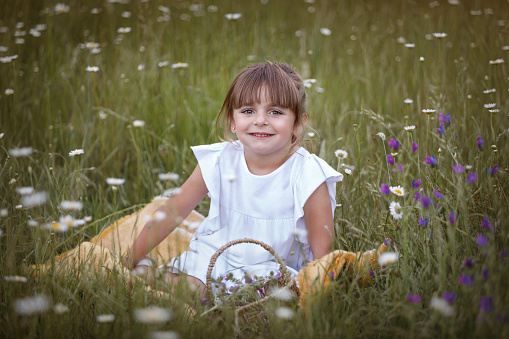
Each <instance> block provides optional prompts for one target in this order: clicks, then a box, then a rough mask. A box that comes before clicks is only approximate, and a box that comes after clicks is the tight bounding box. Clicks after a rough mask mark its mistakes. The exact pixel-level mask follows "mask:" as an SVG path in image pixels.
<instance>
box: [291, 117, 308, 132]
mask: <svg viewBox="0 0 509 339" xmlns="http://www.w3.org/2000/svg"><path fill="white" fill-rule="evenodd" d="M308 118H309V115H308V114H307V113H304V114H302V121H301V122H300V123H298V124H295V127H294V128H293V135H296V136H297V135H301V134H302V133H304V131H305V130H306V124H307V122H308Z"/></svg>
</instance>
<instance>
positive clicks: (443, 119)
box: [438, 112, 451, 124]
mask: <svg viewBox="0 0 509 339" xmlns="http://www.w3.org/2000/svg"><path fill="white" fill-rule="evenodd" d="M438 121H440V122H443V123H446V124H450V123H451V114H449V113H447V115H446V116H444V113H442V112H440V113H439V114H438Z"/></svg>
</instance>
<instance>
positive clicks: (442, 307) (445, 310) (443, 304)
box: [429, 296, 454, 317]
mask: <svg viewBox="0 0 509 339" xmlns="http://www.w3.org/2000/svg"><path fill="white" fill-rule="evenodd" d="M429 307H430V308H432V309H434V310H437V311H439V312H440V313H442V315H443V316H445V317H450V316H451V315H453V313H454V308H453V307H452V306H451V305H450V304H449V303H448V302H447V300H445V299H443V298H439V297H436V296H433V297H431V302H430V304H429Z"/></svg>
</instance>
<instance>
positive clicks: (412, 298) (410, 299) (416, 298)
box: [406, 293, 421, 304]
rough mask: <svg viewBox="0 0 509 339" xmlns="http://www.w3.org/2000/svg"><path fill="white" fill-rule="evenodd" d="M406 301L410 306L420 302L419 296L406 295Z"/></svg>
mask: <svg viewBox="0 0 509 339" xmlns="http://www.w3.org/2000/svg"><path fill="white" fill-rule="evenodd" d="M406 301H407V302H409V303H411V304H419V303H420V302H421V296H420V295H418V294H412V293H408V294H407V296H406Z"/></svg>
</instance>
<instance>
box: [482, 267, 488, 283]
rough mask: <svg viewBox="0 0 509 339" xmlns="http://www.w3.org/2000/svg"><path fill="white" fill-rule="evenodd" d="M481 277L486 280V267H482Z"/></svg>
mask: <svg viewBox="0 0 509 339" xmlns="http://www.w3.org/2000/svg"><path fill="white" fill-rule="evenodd" d="M482 277H483V279H484V280H488V269H487V268H483V269H482Z"/></svg>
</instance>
